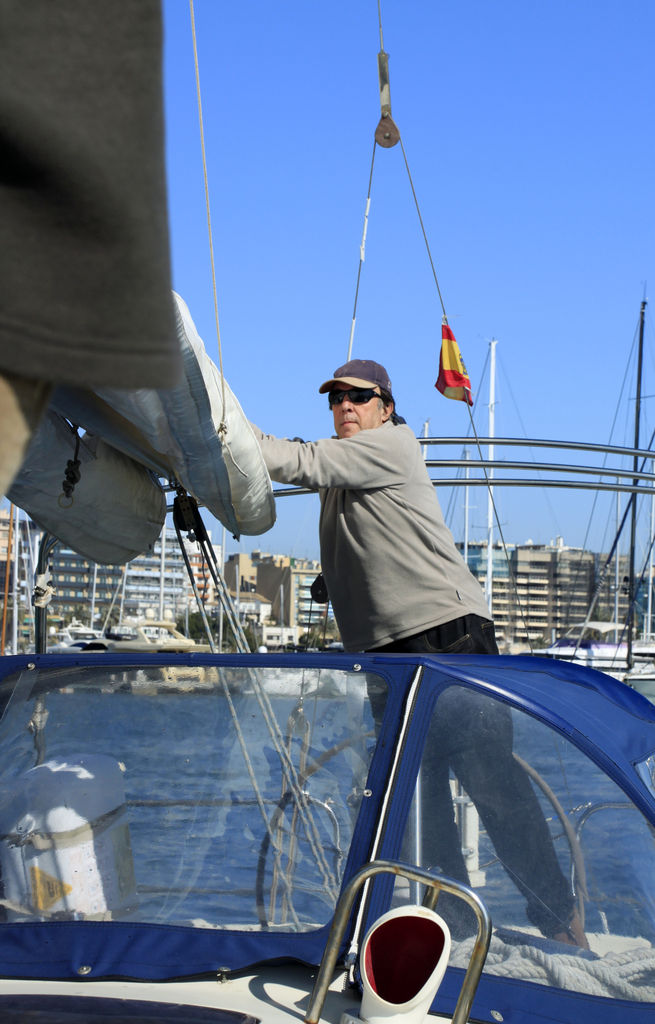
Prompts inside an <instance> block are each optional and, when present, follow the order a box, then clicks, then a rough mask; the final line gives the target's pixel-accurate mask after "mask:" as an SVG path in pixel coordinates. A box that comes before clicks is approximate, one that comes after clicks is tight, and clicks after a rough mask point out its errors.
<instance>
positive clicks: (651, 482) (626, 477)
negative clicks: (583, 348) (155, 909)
mask: <svg viewBox="0 0 655 1024" xmlns="http://www.w3.org/2000/svg"><path fill="white" fill-rule="evenodd" d="M417 441H418V442H419V444H421V445H423V446H424V447H425V448H427V447H429V446H430V445H438V446H439V447H442V448H444V447H452V446H457V447H459V446H461V445H473V444H475V445H476V447H477V445H489V444H494V445H496V446H500V447H505V448H545V449H558V450H566V451H571V452H594V453H596V454H599V455H602V454H605V455H613V456H616V457H617V458H635V457H637V458H641V459H644V460H646V461H648V460H653V461H655V451H650V450H648V449H643V448H623V447H617V446H616V445H604V444H591V443H587V442H585V441H555V440H539V439H536V438H522V437H479V438H477V440H474V439H473V438H471V437H418V438H417ZM425 464H426V466H427V467H428V469H446V468H452V469H454V470H459V469H464V468H466V469H470V470H483V469H486V468H489V469H504V470H515V471H517V472H521V473H524V472H526V471H530V472H535V471H538V472H543V473H559V474H564V476H560V477H558V478H555V479H553V478H552V477H551V478H543V479H541V478H539V479H533V478H526V477H524V476H517V477H498V476H494V478H493V481H491V480H488V479H487V477H486V476H485V475H481V476H466V477H461V476H453V477H443V478H440V479H434V478H433V479H432V483H433V484H434V486H435V487H480V486H481V487H486V486H488V485H489V484H493V486H494V487H555V488H557V487H559V488H570V489H579V490H595V491H611V492H614V493H616V492H620V493H629V494H630V493H634V492H635V491H638V492H639V493H640V494H643V495H649V494H650V495H653V494H655V471H652V472H650V473H649V472H645V471H641V472H639V471H637V472H635V471H634V469H630V470H628V469H618V468H616V467H615V468H611V467H607V466H578V465H573V464H571V465H568V464H566V463H560V462H557V463H554V462H551V463H549V462H540V463H535V462H534V460H531V461H530V462H520V461H511V462H510V461H504V460H502V459H501V460H498V459H496V460H491V461H488V460H486V459H483V458H476V459H463V458H461V457H459V456H458V457H456V458H455V457H453V458H446V459H429V458H428V459H426V462H425ZM576 475H577V476H581V475H582V476H587V477H589V478H591V477H610V478H614V481H613V482H610V481H604V480H599V479H587V480H585V479H582V480H579V479H575V477H576ZM636 480H640V481H643V485H642V486H640V485H639V484H637V483H635V481H636ZM628 481H629V482H628ZM273 493H274V495H275V497H276V498H283V497H287V496H288V495H292V494H311V493H313V492H312V491H310V490H309V489H308V488H306V487H285V488H278V489H276V490H275V491H274V492H273Z"/></svg>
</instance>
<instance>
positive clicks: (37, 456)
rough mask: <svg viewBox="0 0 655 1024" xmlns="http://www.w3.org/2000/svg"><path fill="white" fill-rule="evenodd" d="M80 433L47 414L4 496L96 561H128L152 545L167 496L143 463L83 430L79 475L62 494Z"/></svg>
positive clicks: (65, 542)
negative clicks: (69, 493) (69, 462)
mask: <svg viewBox="0 0 655 1024" xmlns="http://www.w3.org/2000/svg"><path fill="white" fill-rule="evenodd" d="M75 447H76V434H75V432H74V431H73V430H71V428H70V426H69V425H68V424H67V423H66V422H65V421H64V420H63V419H62V418H61V417H60V416H58V415H57V414H56V413H54V412H52V411H50V412H48V413H47V414H46V416H45V417H44V419H43V420H42V422H41V424H40V426H39V428H38V430H37V431H36V433H35V434H34V436H33V438H32V441H31V443H30V446H29V448H28V451H27V455H26V457H25V461H24V462H23V466H22V468H21V471H20V473H19V474H18V476H17V477H16V479H15V480H14V483H13V484H12V487H11V489H10V490H9V492H8V494H7V497H8V498H9V500H10V501H12V502H14V504H15V505H18V506H19V508H22V509H24V510H25V512H27V513H28V515H30V516H31V517H32V519H34V521H35V522H36V523H37V524H38V525H39V526H40V527H41V528H42V529H44V530H47V531H48V532H49V533H52V534H53V535H54V536H55V537H58V538H59V540H60V541H62V543H64V544H65V545H66V546H67V547H70V548H72V549H73V551H77V552H78V554H80V555H83V556H84V557H85V558H88V559H89V560H90V561H92V562H100V563H102V564H108V565H123V564H124V563H125V562H129V561H130V560H131V559H132V558H136V557H137V555H140V554H141V553H142V552H143V551H146V550H147V549H148V548H150V547H152V545H154V543H155V541H156V540H157V538H158V537H159V534H160V533H161V529H162V526H163V525H164V521H165V518H166V499H165V496H164V491H163V488H162V487H161V485H160V483H159V481H158V480H157V478H156V477H155V476H154V475H153V474H152V473H151V472H150V470H148V469H146V467H145V466H143V465H141V464H140V463H138V462H135V461H134V460H133V459H130V458H129V457H128V456H126V455H123V454H122V453H121V452H118V451H116V450H115V449H114V448H112V447H111V446H110V445H108V444H106V443H105V442H104V441H103V440H102V439H101V438H99V437H93V436H91V435H89V434H86V435H85V436H84V437H82V439H81V441H80V445H79V451H78V455H77V457H78V459H79V463H80V467H79V468H80V479H79V481H78V483H77V484H76V485H75V488H74V491H73V493H72V495H71V497H70V498H65V496H64V495H63V493H62V481H63V480H64V474H65V472H66V463H67V462H68V460H69V459H73V458H74V456H75Z"/></svg>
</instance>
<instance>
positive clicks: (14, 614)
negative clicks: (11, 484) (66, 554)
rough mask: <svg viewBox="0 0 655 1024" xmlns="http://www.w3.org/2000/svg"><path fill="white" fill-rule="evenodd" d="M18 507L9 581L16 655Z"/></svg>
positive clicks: (14, 651)
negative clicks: (11, 571) (11, 570)
mask: <svg viewBox="0 0 655 1024" xmlns="http://www.w3.org/2000/svg"><path fill="white" fill-rule="evenodd" d="M18 512H19V508H18V505H16V506H14V550H13V552H12V562H13V566H14V568H13V575H12V581H11V598H12V615H11V653H12V654H18V616H19V614H20V609H19V607H18V530H19V525H18Z"/></svg>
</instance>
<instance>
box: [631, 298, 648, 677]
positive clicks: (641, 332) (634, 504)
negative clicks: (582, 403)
mask: <svg viewBox="0 0 655 1024" xmlns="http://www.w3.org/2000/svg"><path fill="white" fill-rule="evenodd" d="M645 320H646V299H643V300H642V303H641V308H640V310H639V351H638V356H637V394H636V398H635V443H634V447H635V449H638V448H639V420H640V419H641V375H642V367H643V361H644V322H645ZM638 469H639V457H638V456H637V455H636V454H635V455H634V456H633V460H632V470H633V472H634V473H635V479H634V480H633V481H632V483H633V486H634V487H637V485H638V483H639V481H638V479H637V478H636V474H637V472H638ZM636 532H637V492H636V491H635V492H634V493H633V496H632V512H631V517H630V574H629V577H628V602H629V603H628V666H627V667H628V672H629V671H630V669H631V668H632V666H633V658H632V624H633V620H634V604H635V597H636V594H635V537H636Z"/></svg>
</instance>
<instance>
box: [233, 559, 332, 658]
mask: <svg viewBox="0 0 655 1024" xmlns="http://www.w3.org/2000/svg"><path fill="white" fill-rule="evenodd" d="M320 571H321V564H320V562H317V561H315V560H314V559H309V558H294V557H293V556H290V555H272V554H268V553H267V552H263V551H253V552H252V554H251V555H247V554H243V553H240V554H235V555H230V557H229V558H228V560H227V562H226V563H225V580H226V582H227V585H228V586H229V587H230V588H232V589H236V587H237V579H238V580H239V587H240V589H241V591H247V589H248V587H250V586H252V587H254V588H255V590H256V591H257V593H259V594H261V595H262V596H263V597H265V598H266V599H267V600H268V601H270V604H271V613H270V617H271V619H272V621H273V622H274V623H276V624H277V625H279V626H285V627H287V630H291V631H293V640H291V641H290V640H288V639H287V640H286V641H285V642H287V643H288V642H295V643H297V642H298V639H299V637H300V636H301V635H302V634H303V633H305V632H307V631H308V630H309V629H311V628H313V627H316V626H319V625H320V624H322V623H324V620H325V616H326V614H327V611H328V606H327V605H325V604H317V602H316V601H314V599H313V598H312V595H311V591H310V588H311V585H312V583H313V582H314V580H315V579H316V576H317V574H318V573H319V572H320ZM285 635H287V636H288V635H289V634H288V633H287V634H285Z"/></svg>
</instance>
